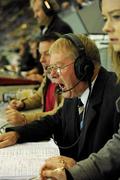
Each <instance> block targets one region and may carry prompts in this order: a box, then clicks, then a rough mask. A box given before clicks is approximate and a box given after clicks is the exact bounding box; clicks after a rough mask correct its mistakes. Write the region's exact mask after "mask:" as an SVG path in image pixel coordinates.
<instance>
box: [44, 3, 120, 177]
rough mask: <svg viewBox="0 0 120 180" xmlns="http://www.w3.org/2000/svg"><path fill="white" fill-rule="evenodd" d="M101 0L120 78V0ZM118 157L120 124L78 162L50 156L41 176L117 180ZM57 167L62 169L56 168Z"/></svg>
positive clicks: (119, 171)
mask: <svg viewBox="0 0 120 180" xmlns="http://www.w3.org/2000/svg"><path fill="white" fill-rule="evenodd" d="M99 2H100V7H101V11H102V15H103V19H104V21H105V24H104V27H103V31H104V32H106V33H107V34H108V36H109V40H110V42H109V44H110V46H109V48H110V52H111V57H112V64H113V68H114V70H115V72H116V74H117V77H118V81H120V1H119V0H111V1H109V0H99ZM116 109H117V111H118V113H120V97H119V98H118V99H117V101H116ZM103 113H104V112H103ZM111 118H112V117H111ZM101 133H103V132H101ZM119 157H120V126H119V129H118V133H116V134H114V135H113V137H112V139H110V140H109V141H108V142H107V143H106V144H105V146H104V147H103V148H101V149H100V151H98V152H97V153H93V154H91V155H90V156H89V157H88V158H87V159H85V160H82V161H79V162H75V161H74V160H73V159H71V158H68V157H53V158H50V159H48V160H47V161H46V163H45V165H44V166H43V169H42V172H41V174H42V177H46V178H47V177H51V179H53V178H54V179H56V180H61V179H62V180H67V179H68V180H73V179H74V180H103V179H105V180H110V179H111V180H118V178H119V177H120V158H119ZM67 167H68V168H67ZM56 168H61V169H58V170H55V169H56ZM65 168H66V169H67V170H66V171H65Z"/></svg>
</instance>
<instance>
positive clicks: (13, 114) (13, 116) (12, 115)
mask: <svg viewBox="0 0 120 180" xmlns="http://www.w3.org/2000/svg"><path fill="white" fill-rule="evenodd" d="M6 120H7V122H8V123H9V124H12V125H15V126H16V125H24V124H25V123H26V119H25V116H24V115H23V114H21V113H20V112H19V111H17V110H15V109H12V108H10V109H8V110H6Z"/></svg>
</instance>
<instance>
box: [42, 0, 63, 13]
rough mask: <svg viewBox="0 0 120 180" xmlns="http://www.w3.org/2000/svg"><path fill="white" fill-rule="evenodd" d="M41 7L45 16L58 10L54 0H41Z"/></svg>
mask: <svg viewBox="0 0 120 180" xmlns="http://www.w3.org/2000/svg"><path fill="white" fill-rule="evenodd" d="M42 8H43V11H44V12H45V14H46V15H47V16H53V15H55V14H57V13H58V12H59V10H60V7H59V4H58V3H57V1H56V0H42Z"/></svg>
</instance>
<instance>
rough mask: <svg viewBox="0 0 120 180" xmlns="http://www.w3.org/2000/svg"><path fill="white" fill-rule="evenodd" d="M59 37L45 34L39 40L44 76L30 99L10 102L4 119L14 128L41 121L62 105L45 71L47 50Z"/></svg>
mask: <svg viewBox="0 0 120 180" xmlns="http://www.w3.org/2000/svg"><path fill="white" fill-rule="evenodd" d="M58 37H59V35H58V34H57V33H50V34H45V35H43V36H41V37H40V39H39V42H40V43H39V52H40V62H41V64H42V66H43V69H44V76H45V78H44V79H43V82H42V84H41V85H40V88H39V89H38V90H37V91H36V93H35V94H34V95H33V96H32V97H28V98H26V99H23V100H12V101H11V102H10V103H9V105H8V108H7V109H6V118H7V121H8V123H9V124H12V125H14V126H16V125H23V124H27V123H30V122H31V121H34V120H37V119H39V120H40V119H41V117H44V116H46V115H50V114H54V113H55V112H56V111H57V110H58V109H59V108H60V107H61V106H62V104H63V98H62V97H61V95H57V94H56V93H55V92H56V85H55V84H54V83H52V82H51V80H50V79H49V78H48V77H47V75H46V69H47V67H48V66H49V63H50V56H49V53H48V51H49V48H50V46H51V45H52V44H53V42H54V41H55V40H56V39H57V38H58ZM35 108H39V109H38V110H37V111H35V112H32V111H30V112H29V113H28V112H27V113H26V112H19V111H20V110H28V109H35Z"/></svg>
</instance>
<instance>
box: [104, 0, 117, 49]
mask: <svg viewBox="0 0 120 180" xmlns="http://www.w3.org/2000/svg"><path fill="white" fill-rule="evenodd" d="M102 15H103V18H104V21H105V24H104V27H103V31H104V32H106V33H107V34H108V36H109V39H110V43H111V44H112V46H113V49H114V51H116V52H118V51H120V0H102Z"/></svg>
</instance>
